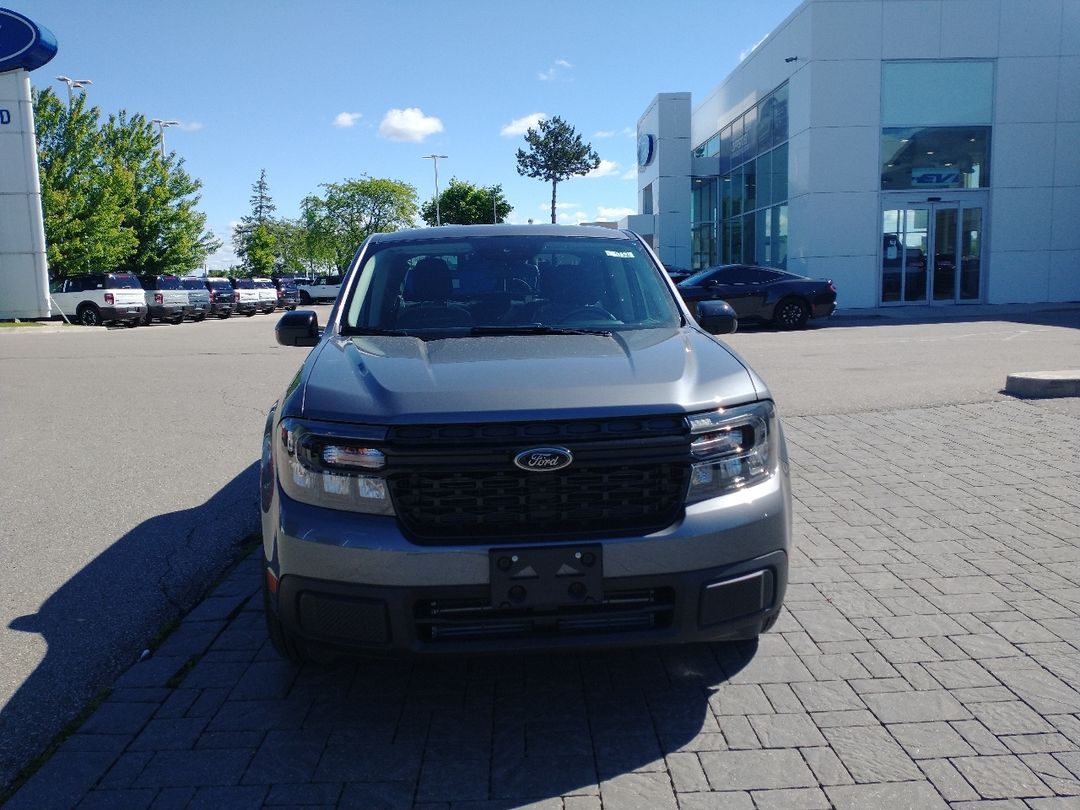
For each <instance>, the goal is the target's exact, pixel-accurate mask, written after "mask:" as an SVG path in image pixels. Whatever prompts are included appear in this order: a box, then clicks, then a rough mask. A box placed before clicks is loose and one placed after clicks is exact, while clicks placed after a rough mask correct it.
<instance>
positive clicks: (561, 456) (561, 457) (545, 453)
mask: <svg viewBox="0 0 1080 810" xmlns="http://www.w3.org/2000/svg"><path fill="white" fill-rule="evenodd" d="M573 462H574V454H573V453H571V452H570V451H569V450H567V449H566V448H565V447H533V448H531V449H530V450H522V451H521V452H520V453H518V454H517V455H516V456H514V465H515V466H517V467H520V468H521V469H523V470H528V471H529V472H555V471H556V470H561V469H563V468H564V467H569V466H570V465H571V464H572V463H573Z"/></svg>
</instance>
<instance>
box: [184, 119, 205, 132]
mask: <svg viewBox="0 0 1080 810" xmlns="http://www.w3.org/2000/svg"><path fill="white" fill-rule="evenodd" d="M204 126H206V125H205V124H203V122H202V121H186V122H184V123H183V124H181V125H180V129H181V130H182V131H183V132H198V131H199V130H200V129H202V128H203V127H204Z"/></svg>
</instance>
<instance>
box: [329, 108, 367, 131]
mask: <svg viewBox="0 0 1080 810" xmlns="http://www.w3.org/2000/svg"><path fill="white" fill-rule="evenodd" d="M363 117H364V115H363V113H351V112H340V113H338V114H337V117H336V118H335V119H334V126H335V127H340V128H341V129H348V128H349V127H353V126H356V122H357V121H359V120H360V119H361V118H363Z"/></svg>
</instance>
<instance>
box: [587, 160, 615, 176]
mask: <svg viewBox="0 0 1080 810" xmlns="http://www.w3.org/2000/svg"><path fill="white" fill-rule="evenodd" d="M618 173H619V164H618V163H616V162H615V161H614V160H601V161H600V165H599V166H597V167H596V168H595V169H593V170H592V171H591V172H589V173H588V174H587V175H585V176H586V177H594V178H595V177H611V176H612V175H616V174H618Z"/></svg>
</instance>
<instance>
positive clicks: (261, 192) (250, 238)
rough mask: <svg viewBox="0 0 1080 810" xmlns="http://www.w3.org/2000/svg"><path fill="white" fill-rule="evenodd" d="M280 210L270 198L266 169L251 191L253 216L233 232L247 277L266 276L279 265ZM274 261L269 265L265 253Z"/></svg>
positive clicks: (236, 247) (235, 249) (234, 244)
mask: <svg viewBox="0 0 1080 810" xmlns="http://www.w3.org/2000/svg"><path fill="white" fill-rule="evenodd" d="M276 210H277V206H276V205H274V200H273V198H272V197H271V196H270V184H269V183H268V182H267V181H266V169H263V170H262V171H261V172H259V179H258V181H256V182H255V184H254V185H252V187H251V213H250V214H248V215H247V216H245V217H243V218H241V220H240V222H239V223H237V225H236V226H235V227H234V228H233V233H232V242H233V250H234V251H235V253H236V255H237V257H238V258H239V259H240V260H241V261H242V262H243V266H244V275H249V276H258V275H267V274H268V273H269V269H268V267H269V268H271V269H272V268H273V267H274V265H275V264H276V263H277V261H276V257H277V253H276V235H277V234H276V229H275V221H274V212H275V211H276ZM267 250H269V251H270V253H271V255H272V256H273V257H274V258H273V259H272V260H271V261H270V263H269V265H267V257H266V251H267Z"/></svg>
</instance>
